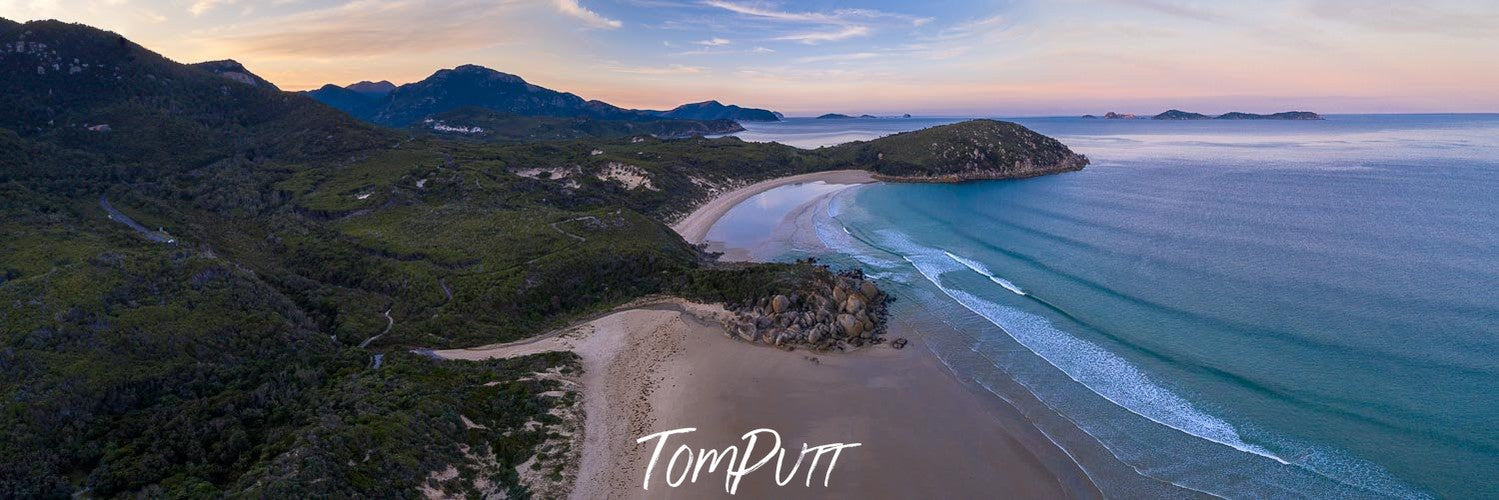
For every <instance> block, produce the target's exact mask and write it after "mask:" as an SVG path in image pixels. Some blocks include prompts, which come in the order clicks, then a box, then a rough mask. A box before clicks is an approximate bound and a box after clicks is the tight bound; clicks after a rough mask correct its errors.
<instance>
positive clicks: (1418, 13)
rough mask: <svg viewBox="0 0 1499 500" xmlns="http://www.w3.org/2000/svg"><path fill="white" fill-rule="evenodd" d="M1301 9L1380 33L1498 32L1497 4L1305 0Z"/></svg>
mask: <svg viewBox="0 0 1499 500" xmlns="http://www.w3.org/2000/svg"><path fill="white" fill-rule="evenodd" d="M1302 9H1303V10H1304V11H1306V12H1309V13H1311V14H1312V15H1314V16H1317V17H1319V18H1322V19H1328V20H1332V21H1338V22H1342V23H1346V24H1350V25H1354V26H1358V27H1361V28H1364V29H1369V30H1373V31H1377V32H1383V33H1427V34H1445V35H1451V36H1459V37H1470V36H1479V37H1486V38H1493V37H1494V36H1496V35H1499V4H1495V3H1479V4H1476V5H1475V4H1473V3H1469V2H1462V1H1460V0H1429V1H1425V2H1392V1H1389V0H1366V1H1358V2H1353V1H1349V0H1305V2H1304V3H1303V6H1302Z"/></svg>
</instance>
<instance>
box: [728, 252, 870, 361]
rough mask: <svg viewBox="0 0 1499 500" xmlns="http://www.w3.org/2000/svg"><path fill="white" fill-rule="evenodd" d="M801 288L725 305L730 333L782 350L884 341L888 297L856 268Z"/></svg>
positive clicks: (842, 347)
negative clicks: (728, 313) (791, 291)
mask: <svg viewBox="0 0 1499 500" xmlns="http://www.w3.org/2000/svg"><path fill="white" fill-rule="evenodd" d="M827 276H828V278H827V279H826V280H824V281H820V282H817V283H812V284H810V285H808V286H807V287H805V288H804V289H803V292H793V293H791V294H789V295H786V294H776V295H767V296H763V297H760V298H759V299H756V300H753V301H746V302H743V303H737V304H734V303H731V304H726V305H725V308H726V309H728V310H729V311H732V312H733V313H734V318H733V319H732V320H730V321H728V322H727V324H726V325H725V328H724V331H725V332H727V334H728V335H729V336H730V337H735V338H738V339H741V340H745V341H749V342H755V343H761V344H766V345H771V346H775V347H779V348H782V349H795V348H797V347H801V348H804V349H811V350H814V351H819V352H827V351H834V350H837V351H843V350H848V349H854V348H858V347H863V346H868V345H875V344H879V343H882V342H884V334H885V328H886V318H887V314H888V313H887V312H886V307H885V305H886V303H887V302H888V301H889V296H888V295H886V294H885V293H884V292H883V291H881V290H880V289H879V287H878V286H877V285H875V284H874V282H873V281H871V280H869V279H868V278H866V277H865V276H864V273H863V272H862V271H859V270H853V271H843V272H839V273H828V274H827Z"/></svg>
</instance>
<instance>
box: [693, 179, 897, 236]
mask: <svg viewBox="0 0 1499 500" xmlns="http://www.w3.org/2000/svg"><path fill="white" fill-rule="evenodd" d="M817 181H823V182H827V183H829V184H867V183H871V182H874V176H873V175H872V174H870V173H869V172H867V171H864V170H829V171H826V172H814V173H810V174H802V175H793V176H790V177H781V178H779V179H771V180H768V181H764V182H759V183H756V184H751V185H749V186H745V187H742V188H739V189H736V190H733V191H730V192H728V193H724V194H721V195H719V196H717V197H715V198H713V199H712V200H709V201H708V202H707V203H704V204H703V205H702V206H700V207H698V208H697V210H694V211H693V212H692V213H691V214H688V215H687V217H684V218H682V220H680V221H677V223H676V224H672V225H671V229H672V230H673V231H676V232H677V234H680V235H682V238H683V239H686V240H687V242H688V243H693V244H697V243H702V242H703V238H705V237H707V236H708V229H710V228H712V227H713V224H714V223H716V222H718V219H720V218H722V217H723V215H724V214H726V213H728V212H729V210H731V209H733V208H734V206H735V205H738V204H740V203H743V202H744V200H748V199H750V198H751V197H753V196H755V195H757V194H760V193H763V192H766V191H769V190H771V189H775V188H778V187H781V186H786V185H790V184H800V183H803V182H817Z"/></svg>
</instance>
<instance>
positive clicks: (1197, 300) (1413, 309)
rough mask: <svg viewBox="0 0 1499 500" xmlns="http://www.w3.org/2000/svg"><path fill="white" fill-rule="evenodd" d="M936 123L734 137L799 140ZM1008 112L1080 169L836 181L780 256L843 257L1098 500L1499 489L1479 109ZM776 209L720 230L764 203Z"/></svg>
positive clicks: (1490, 239)
mask: <svg viewBox="0 0 1499 500" xmlns="http://www.w3.org/2000/svg"><path fill="white" fill-rule="evenodd" d="M956 120H957V119H949V118H942V119H934V118H913V119H880V120H862V119H859V120H811V119H790V120H787V121H786V122H783V123H778V124H753V123H746V126H747V127H749V129H750V130H749V131H747V132H745V133H742V134H740V135H741V137H743V138H745V139H747V140H776V141H780V142H784V143H787V144H792V145H797V146H801V147H816V146H819V145H826V144H834V143H840V142H846V141H849V140H857V139H868V138H872V137H877V136H880V135H885V134H889V133H893V132H897V131H900V130H909V129H914V128H921V127H926V126H931V125H936V124H941V123H948V122H952V121H956ZM1013 121H1017V122H1020V123H1022V124H1024V125H1026V126H1028V127H1031V128H1033V129H1035V130H1037V131H1038V132H1041V133H1044V134H1047V135H1050V136H1053V137H1056V138H1058V139H1060V140H1061V141H1062V142H1064V143H1066V144H1067V145H1069V146H1070V147H1072V148H1073V149H1074V150H1075V151H1078V152H1080V153H1084V154H1087V155H1088V156H1089V157H1090V158H1091V159H1092V161H1093V163H1092V165H1090V166H1089V167H1088V168H1087V169H1085V170H1083V171H1081V172H1076V173H1068V174H1062V175H1054V176H1047V177H1039V178H1033V179H1026V180H1019V181H986V182H971V183H965V184H940V185H938V184H878V185H869V186H863V187H858V188H854V189H848V190H844V191H840V192H838V193H837V194H836V195H833V196H831V197H827V198H824V199H823V200H822V201H820V202H819V204H818V205H817V206H816V209H815V210H808V211H805V213H806V214H810V215H805V216H804V217H808V218H810V221H808V222H807V223H806V224H804V225H803V226H804V227H809V228H812V229H811V231H813V232H815V238H813V239H815V240H817V241H819V242H820V245H804V246H803V247H802V248H799V249H796V250H794V251H793V252H791V253H789V254H787V255H783V256H782V258H792V257H795V256H800V255H803V254H805V253H808V252H817V253H821V254H823V255H824V258H825V259H831V260H833V261H837V262H843V263H854V260H856V261H857V263H858V264H860V265H862V266H864V267H865V268H866V270H868V271H870V272H872V273H874V274H875V275H876V276H878V277H880V278H883V279H884V281H885V283H888V284H889V285H890V286H893V287H895V290H896V293H897V295H898V296H899V297H900V298H902V299H904V300H903V301H902V302H901V303H899V304H900V305H901V307H903V308H905V309H906V310H907V311H910V312H914V313H919V314H920V315H922V317H927V318H931V321H934V322H941V323H946V325H948V326H951V329H950V331H946V332H945V333H942V334H935V335H930V336H928V337H927V339H926V341H925V343H924V345H923V346H922V347H924V348H928V349H931V350H933V351H934V352H935V353H936V354H937V355H938V356H939V357H941V358H942V359H943V360H944V361H945V362H947V364H948V365H949V366H950V368H951V369H952V370H954V372H955V373H956V374H958V375H959V377H960V378H963V379H969V380H975V381H977V382H978V383H980V384H982V385H983V386H985V387H986V388H988V389H990V390H991V391H992V392H994V393H995V394H996V395H997V396H999V397H1002V398H1004V399H1006V400H1008V401H1010V402H1011V403H1012V404H1015V405H1016V406H1018V407H1020V408H1021V409H1022V411H1025V412H1026V413H1027V414H1028V415H1030V416H1031V418H1032V420H1034V421H1036V422H1037V423H1038V426H1040V427H1041V428H1042V430H1043V431H1045V432H1046V433H1047V434H1048V435H1049V436H1051V437H1052V438H1053V440H1054V441H1057V442H1058V444H1060V445H1062V446H1063V447H1064V448H1065V449H1067V450H1068V451H1069V453H1070V454H1072V455H1073V456H1074V457H1075V458H1076V459H1077V461H1078V462H1079V463H1080V465H1082V466H1083V468H1084V470H1085V471H1088V473H1089V474H1090V476H1092V477H1093V479H1094V480H1095V481H1096V482H1098V483H1099V484H1100V486H1103V487H1104V491H1111V492H1115V493H1116V494H1119V495H1120V496H1129V491H1120V490H1117V489H1112V488H1111V486H1119V485H1124V484H1137V483H1138V482H1139V481H1138V478H1134V479H1135V481H1133V482H1131V481H1125V480H1123V479H1121V478H1120V476H1119V473H1118V472H1117V471H1119V470H1128V471H1129V474H1141V475H1144V476H1146V477H1149V478H1154V479H1159V480H1161V481H1166V482H1170V483H1174V484H1177V485H1181V486H1184V487H1187V488H1191V489H1196V490H1200V491H1203V492H1207V493H1211V494H1215V495H1221V496H1229V497H1248V496H1265V495H1273V496H1286V495H1288V494H1299V495H1309V496H1313V497H1321V496H1326V495H1352V496H1396V497H1421V496H1432V495H1435V496H1443V497H1474V496H1495V495H1499V479H1496V477H1499V426H1496V425H1494V423H1495V422H1499V401H1496V400H1495V398H1494V397H1493V396H1494V395H1496V394H1499V293H1495V290H1499V265H1496V263H1499V115H1342V116H1339V115H1334V116H1328V117H1327V120H1326V121H1306V122H1301V121H1152V120H1090V119H1081V118H1031V119H1014V120H1013ZM782 189H802V190H803V191H804V192H812V193H816V192H823V191H825V190H822V189H811V190H808V188H805V187H802V188H795V187H788V188H782ZM778 198H780V199H789V198H788V197H787V196H785V195H784V193H782V194H778V193H777V191H771V192H767V193H763V194H762V195H761V198H759V199H752V200H751V202H749V203H745V204H743V205H741V207H739V208H736V209H735V210H734V211H731V212H730V213H729V214H728V215H727V216H726V217H725V218H724V219H723V220H722V221H721V222H720V224H721V225H724V226H733V225H735V224H736V222H735V221H736V220H739V221H746V220H750V219H752V218H763V217H764V215H765V214H766V213H776V214H785V213H787V212H788V211H789V210H790V207H789V206H788V203H790V202H780V203H774V202H769V201H767V200H770V201H773V200H775V199H778ZM790 198H794V197H790ZM800 199H801V200H805V198H800ZM767 210H768V211H769V212H767ZM715 230H716V231H717V234H718V235H720V236H721V237H722V238H726V239H728V240H730V241H728V243H729V244H730V245H731V246H732V245H734V244H752V243H753V242H750V241H738V242H736V241H733V240H734V238H746V237H748V236H743V234H748V233H744V232H740V233H736V232H732V231H728V232H726V231H722V230H717V228H715ZM710 238H711V234H710ZM818 247H825V248H818ZM829 252H831V253H829ZM850 259H852V260H850ZM943 330H949V329H947V328H946V327H943ZM1017 383H1018V385H1017ZM1100 445H1101V446H1100ZM1097 450H1104V451H1103V452H1098V451H1097ZM1120 463H1122V464H1124V465H1125V467H1120V466H1119V464H1120Z"/></svg>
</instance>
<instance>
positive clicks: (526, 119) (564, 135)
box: [411, 107, 744, 142]
mask: <svg viewBox="0 0 1499 500" xmlns="http://www.w3.org/2000/svg"><path fill="white" fill-rule="evenodd" d="M411 128H412V129H413V130H415V131H418V132H424V133H431V134H435V135H438V136H444V137H449V138H460V139H477V140H487V141H497V142H536V141H563V140H575V139H585V138H597V139H617V138H621V137H636V136H651V137H657V138H685V137H695V136H703V135H715V134H725V133H730V132H739V131H742V130H744V127H742V126H740V125H739V124H738V123H736V122H734V121H733V120H728V119H712V120H692V119H681V120H678V119H654V120H652V119H642V120H600V119H593V118H581V117H554V116H525V115H517V114H513V113H500V112H497V111H491V110H488V109H484V108H479V107H466V108H459V109H455V110H452V111H446V112H442V113H437V114H435V115H432V116H431V117H430V118H428V119H426V120H423V121H422V122H420V123H417V124H416V125H413V126H412V127H411Z"/></svg>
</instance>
